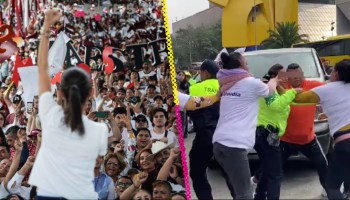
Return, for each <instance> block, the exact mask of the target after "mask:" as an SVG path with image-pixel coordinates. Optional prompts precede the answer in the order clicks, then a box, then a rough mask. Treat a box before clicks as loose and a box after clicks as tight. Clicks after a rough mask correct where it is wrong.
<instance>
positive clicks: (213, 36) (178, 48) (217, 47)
mask: <svg viewBox="0 0 350 200" xmlns="http://www.w3.org/2000/svg"><path fill="white" fill-rule="evenodd" d="M174 35H175V36H174ZM174 35H173V36H172V44H173V52H174V58H175V61H176V60H177V63H176V65H175V66H176V68H177V69H188V67H190V66H191V61H192V62H202V61H203V60H205V59H215V57H216V55H217V54H218V53H219V52H220V51H221V49H222V42H221V24H220V23H218V24H215V25H213V26H209V27H205V26H201V27H198V28H194V27H192V26H188V27H187V28H186V29H180V30H178V31H177V32H176V33H175V34H174Z"/></svg>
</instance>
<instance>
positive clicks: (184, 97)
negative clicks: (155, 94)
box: [177, 92, 191, 110]
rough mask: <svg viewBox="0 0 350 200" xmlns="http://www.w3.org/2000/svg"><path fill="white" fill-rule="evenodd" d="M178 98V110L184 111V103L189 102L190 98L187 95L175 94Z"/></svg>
mask: <svg viewBox="0 0 350 200" xmlns="http://www.w3.org/2000/svg"><path fill="white" fill-rule="evenodd" d="M177 94H178V98H179V103H180V109H181V110H184V109H185V106H186V103H187V102H188V101H189V100H190V98H191V96H190V95H188V94H184V93H181V92H177Z"/></svg>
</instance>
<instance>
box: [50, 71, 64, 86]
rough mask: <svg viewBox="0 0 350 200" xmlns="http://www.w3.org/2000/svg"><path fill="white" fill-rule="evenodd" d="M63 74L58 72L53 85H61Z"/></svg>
mask: <svg viewBox="0 0 350 200" xmlns="http://www.w3.org/2000/svg"><path fill="white" fill-rule="evenodd" d="M61 76H62V72H58V73H57V74H56V75H55V76H54V77H53V78H52V79H51V84H52V85H56V83H61Z"/></svg>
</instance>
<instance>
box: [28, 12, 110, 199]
mask: <svg viewBox="0 0 350 200" xmlns="http://www.w3.org/2000/svg"><path fill="white" fill-rule="evenodd" d="M61 15H62V14H61V12H60V11H59V10H57V9H48V10H47V11H46V12H45V20H44V25H43V29H42V32H41V40H40V46H39V55H38V69H39V70H38V71H39V96H40V97H39V99H40V100H39V116H40V119H41V126H42V144H41V149H40V151H39V153H38V155H37V157H36V160H35V164H34V166H33V170H32V173H31V175H30V178H29V184H30V185H33V186H36V187H37V188H38V189H37V199H47V198H50V199H60V198H66V199H97V198H98V194H97V193H96V192H95V189H94V185H93V183H92V180H93V179H94V174H93V171H94V167H95V162H96V158H97V157H98V156H99V155H100V156H104V155H105V154H106V153H107V137H108V135H107V133H108V128H107V126H106V125H104V124H101V123H96V122H93V121H91V120H89V119H88V118H87V117H86V116H83V114H82V113H83V108H84V105H85V103H86V101H87V100H88V97H89V96H90V95H91V94H92V86H91V83H90V78H89V75H88V74H87V73H86V72H85V71H84V70H82V69H80V68H77V67H72V68H69V69H67V70H65V71H64V72H63V74H62V80H61V88H60V90H59V93H61V94H62V96H61V97H62V100H63V104H62V105H58V104H57V103H56V102H55V100H54V98H53V94H52V93H51V83H50V77H49V73H48V71H49V68H48V52H49V36H50V27H51V26H53V25H54V24H55V23H56V21H57V20H58V19H60V17H61ZM96 133H99V134H96ZM77 148H78V149H79V151H77ZM52 155H54V156H52ZM71 180H74V181H71Z"/></svg>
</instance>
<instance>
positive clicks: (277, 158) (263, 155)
mask: <svg viewBox="0 0 350 200" xmlns="http://www.w3.org/2000/svg"><path fill="white" fill-rule="evenodd" d="M268 134H269V132H268V131H267V130H266V129H265V128H263V127H258V128H257V129H256V139H255V146H254V149H255V151H256V152H257V153H258V156H259V160H260V163H261V168H260V170H261V171H260V170H259V171H260V173H261V174H260V176H259V181H258V185H257V188H256V194H255V197H254V199H256V200H260V199H263V200H264V199H279V198H280V189H281V182H282V177H283V171H282V156H281V150H280V147H279V146H277V147H275V146H271V145H269V144H268V142H267V136H268Z"/></svg>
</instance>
